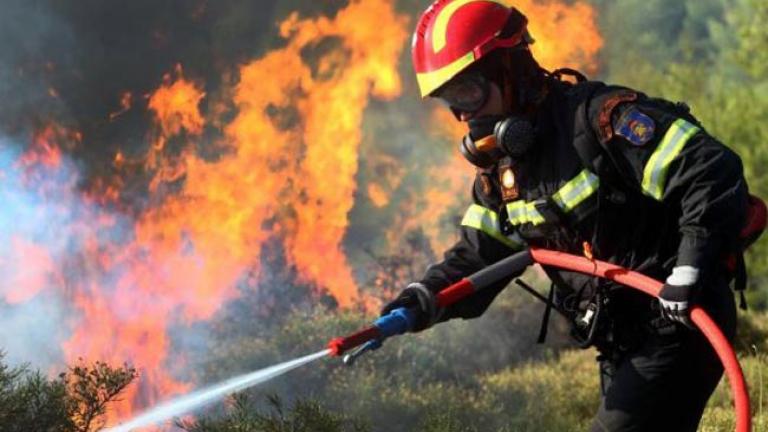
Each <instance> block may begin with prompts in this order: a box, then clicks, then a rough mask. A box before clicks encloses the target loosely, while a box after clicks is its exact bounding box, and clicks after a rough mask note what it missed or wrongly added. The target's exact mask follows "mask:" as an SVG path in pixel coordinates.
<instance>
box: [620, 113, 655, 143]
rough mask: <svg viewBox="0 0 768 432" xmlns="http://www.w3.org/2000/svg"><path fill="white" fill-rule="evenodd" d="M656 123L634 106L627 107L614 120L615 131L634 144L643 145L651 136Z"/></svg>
mask: <svg viewBox="0 0 768 432" xmlns="http://www.w3.org/2000/svg"><path fill="white" fill-rule="evenodd" d="M655 131H656V124H655V123H654V121H653V119H651V118H650V117H649V116H647V115H645V114H643V113H642V112H641V111H640V110H639V109H637V108H635V107H629V108H627V109H626V110H625V111H624V112H623V113H622V114H621V117H619V119H618V120H617V121H616V125H615V132H616V134H617V135H619V136H622V137H624V138H625V139H626V140H627V141H629V142H630V143H632V145H635V146H638V147H639V146H643V145H645V144H647V143H648V141H650V140H651V139H652V138H653V134H654V132H655Z"/></svg>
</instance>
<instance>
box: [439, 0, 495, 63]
mask: <svg viewBox="0 0 768 432" xmlns="http://www.w3.org/2000/svg"><path fill="white" fill-rule="evenodd" d="M475 1H478V0H456V1H453V2H451V3H448V5H446V6H445V7H444V8H443V9H442V10H440V12H439V13H438V14H437V18H435V25H434V27H432V50H433V52H434V53H435V54H437V53H438V52H440V50H442V49H443V48H445V45H446V43H447V39H448V22H449V21H450V20H451V17H453V14H454V13H456V11H457V10H458V9H459V8H460V7H462V6H464V5H465V4H467V3H472V2H475ZM483 1H491V2H493V3H498V4H500V5H502V6H507V5H505V4H504V3H503V2H501V1H497V0H483Z"/></svg>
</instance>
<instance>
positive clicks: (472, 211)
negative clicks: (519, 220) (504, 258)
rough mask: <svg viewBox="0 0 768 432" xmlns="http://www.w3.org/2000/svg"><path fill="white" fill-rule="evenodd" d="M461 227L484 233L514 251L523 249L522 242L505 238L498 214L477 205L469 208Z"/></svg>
mask: <svg viewBox="0 0 768 432" xmlns="http://www.w3.org/2000/svg"><path fill="white" fill-rule="evenodd" d="M461 225H462V226H465V227H469V228H474V229H476V230H479V231H482V232H484V233H486V234H488V235H489V236H491V237H493V238H494V239H496V240H498V241H500V242H501V243H503V244H504V245H506V246H508V247H510V248H512V249H520V248H521V247H522V245H521V243H520V242H517V241H515V240H513V239H511V238H509V237H507V236H505V235H504V234H503V233H502V232H501V224H500V223H499V216H498V215H497V214H496V212H494V211H493V210H490V209H487V208H485V207H483V206H480V205H477V204H472V205H471V206H469V208H468V209H467V212H466V213H465V214H464V218H463V219H462V220H461Z"/></svg>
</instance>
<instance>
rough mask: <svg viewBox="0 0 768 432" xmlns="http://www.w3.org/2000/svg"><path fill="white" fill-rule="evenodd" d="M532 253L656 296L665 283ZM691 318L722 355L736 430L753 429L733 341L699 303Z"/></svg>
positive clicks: (583, 260)
mask: <svg viewBox="0 0 768 432" xmlns="http://www.w3.org/2000/svg"><path fill="white" fill-rule="evenodd" d="M530 252H531V256H533V260H534V261H536V262H537V263H539V264H542V265H550V266H554V267H558V268H562V269H565V270H572V271H576V272H579V273H585V274H591V275H595V276H599V277H602V278H606V279H610V280H612V281H615V282H618V283H620V284H622V285H626V286H628V287H631V288H635V289H638V290H640V291H642V292H644V293H646V294H648V295H651V296H654V297H658V295H659V291H660V290H661V287H662V285H663V284H662V283H661V282H659V281H657V280H655V279H652V278H650V277H648V276H644V275H642V274H640V273H637V272H633V271H631V270H627V269H625V268H623V267H619V266H617V265H615V264H610V263H607V262H604V261H597V260H595V261H592V260H588V259H586V258H584V257H580V256H576V255H570V254H566V253H562V252H556V251H551V250H546V249H536V248H531V249H530ZM691 321H693V323H694V324H696V326H697V327H698V328H699V329H700V330H701V332H702V333H703V334H704V336H705V337H706V338H707V340H709V343H710V344H712V347H713V348H714V349H715V352H716V353H717V356H718V357H720V361H722V362H723V367H724V368H725V373H726V375H727V376H728V382H729V383H730V385H731V393H732V394H733V402H734V405H735V406H736V432H750V431H751V430H752V425H751V422H752V418H751V416H750V413H749V393H747V383H746V381H745V380H744V374H743V373H742V370H741V366H740V365H739V360H738V359H737V358H736V353H735V352H734V351H733V348H732V347H731V344H730V343H728V339H726V337H725V335H723V332H722V331H720V328H718V327H717V324H715V322H714V321H712V318H710V316H709V315H708V314H707V313H706V312H705V311H704V309H702V308H700V307H698V306H695V307H693V309H692V310H691Z"/></svg>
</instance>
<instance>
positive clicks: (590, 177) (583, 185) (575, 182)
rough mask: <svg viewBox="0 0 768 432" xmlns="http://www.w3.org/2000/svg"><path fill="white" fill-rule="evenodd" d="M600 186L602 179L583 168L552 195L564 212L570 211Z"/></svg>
mask: <svg viewBox="0 0 768 432" xmlns="http://www.w3.org/2000/svg"><path fill="white" fill-rule="evenodd" d="M599 186H600V179H599V178H598V177H597V176H596V175H594V174H592V173H591V172H589V171H588V170H583V171H582V172H581V173H579V175H577V176H576V177H574V178H573V179H572V180H571V181H569V182H568V183H566V184H564V185H563V187H561V188H560V190H558V191H557V193H555V194H554V195H552V199H553V200H554V201H555V203H556V204H557V205H558V206H559V207H560V208H561V209H563V211H564V212H566V213H568V212H569V211H571V210H573V209H574V208H576V206H577V205H579V204H581V203H582V202H583V201H584V200H585V199H587V198H589V197H590V195H592V194H593V193H595V191H596V190H597V188H598V187H599Z"/></svg>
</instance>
